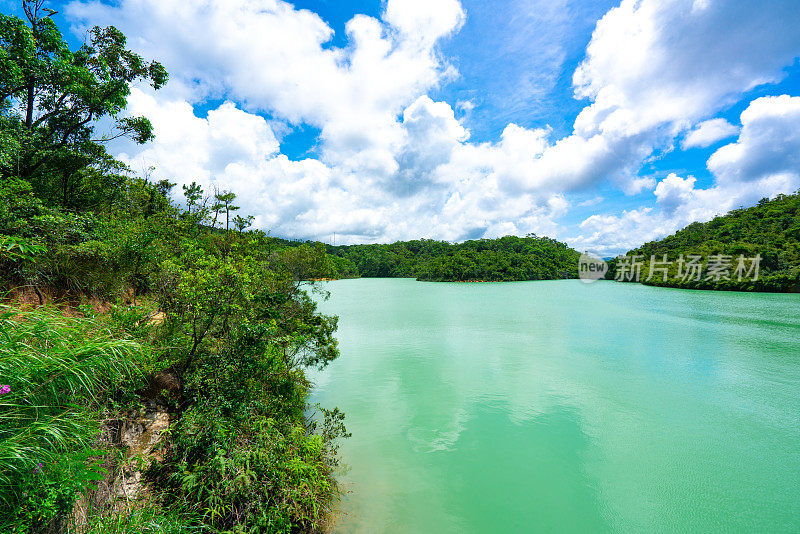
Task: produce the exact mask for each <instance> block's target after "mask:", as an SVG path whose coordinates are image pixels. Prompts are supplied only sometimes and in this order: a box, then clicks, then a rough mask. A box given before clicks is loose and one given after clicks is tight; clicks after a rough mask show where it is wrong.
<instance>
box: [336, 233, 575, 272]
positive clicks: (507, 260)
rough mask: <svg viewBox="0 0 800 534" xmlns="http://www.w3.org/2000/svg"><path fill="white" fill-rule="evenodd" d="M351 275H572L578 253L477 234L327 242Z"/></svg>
mask: <svg viewBox="0 0 800 534" xmlns="http://www.w3.org/2000/svg"><path fill="white" fill-rule="evenodd" d="M327 251H328V253H329V254H332V255H334V256H336V257H339V258H342V259H343V260H345V262H346V263H340V264H339V270H340V271H341V272H342V273H343V274H349V275H351V276H364V277H378V278H398V277H413V278H417V279H419V280H426V281H437V282H442V281H475V280H483V281H511V280H552V279H560V278H576V277H577V266H578V257H579V256H580V254H579V253H578V252H577V251H575V250H573V249H571V248H569V247H568V246H567V245H565V244H564V243H560V242H558V241H555V240H554V239H550V238H547V237H536V236H528V237H514V236H506V237H501V238H498V239H479V240H474V241H465V242H463V243H456V244H451V243H447V242H444V241H434V240H430V239H421V240H416V241H403V242H397V243H392V244H390V245H349V246H347V245H343V246H336V247H334V246H328V247H327Z"/></svg>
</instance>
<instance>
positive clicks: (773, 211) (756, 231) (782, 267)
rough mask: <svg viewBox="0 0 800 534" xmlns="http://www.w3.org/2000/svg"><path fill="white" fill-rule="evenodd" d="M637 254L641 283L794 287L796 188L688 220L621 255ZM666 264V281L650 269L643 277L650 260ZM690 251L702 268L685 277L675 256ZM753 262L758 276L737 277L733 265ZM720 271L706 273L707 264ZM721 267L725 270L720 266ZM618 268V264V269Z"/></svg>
mask: <svg viewBox="0 0 800 534" xmlns="http://www.w3.org/2000/svg"><path fill="white" fill-rule="evenodd" d="M635 255H640V256H642V257H643V258H642V263H643V264H642V266H641V281H642V282H643V283H645V284H650V285H658V286H666V287H683V288H691V289H717V290H732V291H774V292H796V291H800V192H798V193H795V194H793V195H778V196H777V197H776V198H774V199H773V200H769V199H766V198H764V199H762V200H760V201H759V202H758V204H757V205H755V206H753V207H751V208H745V209H737V210H733V211H731V212H729V213H727V214H726V215H722V216H719V217H716V218H714V219H713V220H711V221H709V222H707V223H697V222H696V223H692V224H690V225H689V226H687V227H686V228H684V229H683V230H680V231H679V232H676V233H675V234H673V235H671V236H669V237H666V238H664V239H661V240H658V241H653V242H650V243H646V244H644V245H642V246H641V247H639V248H636V249H634V250H631V251H630V252H628V253H627V254H626V256H628V257H632V256H635ZM664 255H666V256H667V261H669V262H671V266H670V267H669V271H668V277H667V280H666V281H664V280H663V272H659V271H656V272H655V273H654V276H653V277H652V278H651V279H650V280H647V278H648V277H649V275H650V269H651V267H653V266H654V265H653V264H652V262H651V259H652V258H653V257H655V259H656V261H660V260H663V256H664ZM690 255H699V256H701V257H702V260H701V261H702V264H703V267H704V270H703V272H702V274H701V276H700V279H699V280H698V279H697V276H696V275H695V274H693V275H692V276H688V277H687V276H686V269H685V266H684V268H683V269H682V270H681V269H680V266H679V265H678V260H679V258H680V257H681V256H683V257H684V260H688V259H689V256H690ZM756 257H760V261H758V267H759V272H758V277H757V279H753V278H754V276H753V274H754V272H753V273H751V274H750V276H744V275H746V274H747V273H746V272H745V273H742V274H743V276H741V278H742V279H741V280H739V278H740V276H739V275H738V274H737V272H736V269H737V267H738V266H739V261H740V259H742V258H743V259H744V266H745V267H746V268H747V270H750V269H751V267H752V263H753V262H752V258H756ZM622 261H623V260H617V261H616V262H615V263H616V276H617V277H620V266H621V265H622V263H621V262H622ZM710 263H716V264H717V265H718V266H720V267H721V269H718V271H717V272H716V273H714V272H713V271H709V266H710V265H709V264H710ZM726 267H727V269H726ZM623 269H624V268H623Z"/></svg>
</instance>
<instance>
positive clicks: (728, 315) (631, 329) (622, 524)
mask: <svg viewBox="0 0 800 534" xmlns="http://www.w3.org/2000/svg"><path fill="white" fill-rule="evenodd" d="M320 286H321V287H323V288H324V289H326V290H327V291H330V295H331V296H330V299H329V300H328V301H325V302H322V303H321V309H322V310H323V311H324V312H325V313H330V314H336V315H338V316H339V318H340V319H339V331H338V335H337V337H338V339H339V341H340V348H341V357H340V358H339V359H338V360H337V361H335V362H334V363H333V364H331V365H330V366H329V367H328V368H327V369H326V370H324V371H322V372H319V373H313V374H312V378H313V379H314V381H315V382H316V384H317V387H316V390H315V394H314V401H315V402H320V403H321V404H322V405H323V406H326V407H333V406H338V407H339V408H341V409H342V410H343V411H345V412H346V414H347V418H346V424H347V427H348V430H349V431H350V432H352V434H353V436H352V437H351V438H350V439H348V440H345V441H344V442H343V443H342V447H341V454H342V457H343V459H344V462H345V463H346V464H347V466H348V471H347V472H346V474H344V475H342V477H341V480H342V482H343V483H344V484H345V487H346V489H347V490H348V491H350V492H352V493H349V494H348V495H347V496H346V497H345V499H344V502H343V504H342V514H341V519H340V521H339V522H338V524H337V531H339V532H435V533H442V532H532V531H534V532H800V295H774V294H745V293H723V292H701V291H687V290H675V289H659V288H650V287H645V286H641V285H634V284H618V283H614V282H599V283H595V284H592V285H584V284H582V283H581V282H579V281H552V282H519V283H504V284H441V283H424V282H416V281H414V280H408V279H401V280H387V279H382V280H379V279H361V280H342V281H337V282H330V283H324V284H320Z"/></svg>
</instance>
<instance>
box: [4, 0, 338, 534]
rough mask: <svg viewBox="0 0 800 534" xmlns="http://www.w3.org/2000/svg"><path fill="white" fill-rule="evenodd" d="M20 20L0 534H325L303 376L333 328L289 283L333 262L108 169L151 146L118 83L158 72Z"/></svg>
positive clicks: (223, 205)
mask: <svg viewBox="0 0 800 534" xmlns="http://www.w3.org/2000/svg"><path fill="white" fill-rule="evenodd" d="M22 5H23V8H24V13H25V19H20V18H18V17H14V16H5V15H2V16H0V64H2V68H1V69H0V139H2V142H1V143H0V289H2V293H0V294H1V295H3V296H4V299H3V300H4V302H0V528H2V530H4V531H7V532H16V533H25V532H31V533H34V532H35V533H39V532H97V533H105V532H188V531H199V532H221V531H226V532H233V531H235V532H267V531H268V532H296V531H316V530H320V529H322V528H323V527H324V525H325V524H326V522H327V521H328V520H329V516H330V512H331V510H332V507H333V506H334V504H335V502H336V500H337V497H338V494H339V490H338V487H337V484H336V479H335V469H336V464H337V459H336V452H335V451H336V448H335V444H334V440H335V439H336V438H337V437H340V436H342V435H344V434H345V431H344V427H343V425H342V414H340V413H339V412H338V411H337V410H335V409H333V410H324V409H322V408H320V409H315V408H314V407H313V406H311V405H310V404H309V400H308V399H309V393H310V389H311V384H310V383H309V382H308V380H306V377H305V374H304V369H306V368H308V367H318V368H321V367H324V366H325V365H327V364H328V363H329V362H330V361H331V360H333V359H334V358H336V357H337V355H338V349H337V344H336V340H335V339H334V337H333V333H334V331H335V330H336V318H335V317H329V316H325V315H321V314H319V313H318V312H317V310H316V304H315V302H314V301H313V300H312V299H311V298H310V297H309V295H308V294H307V293H306V292H305V290H304V288H305V287H307V286H305V285H304V284H303V283H302V282H301V281H302V280H306V279H309V278H314V277H330V276H336V274H337V273H336V271H335V267H334V265H333V263H332V260H331V258H330V257H329V256H327V255H326V254H325V251H324V249H323V248H322V246H321V245H319V246H312V245H303V246H300V247H287V246H285V245H283V244H281V243H280V242H279V241H277V240H274V239H272V238H270V237H268V236H267V235H265V234H264V233H263V232H259V231H245V230H246V228H247V227H248V226H249V224H250V222H251V219H250V218H249V217H245V216H242V215H239V214H238V213H237V210H238V207H237V206H236V195H235V193H233V192H230V191H224V190H223V191H208V192H204V191H203V190H202V188H201V187H199V186H197V185H196V184H191V185H188V186H184V187H183V191H179V192H178V193H182V197H183V198H185V201H186V202H185V206H186V207H185V208H181V207H178V206H177V205H176V204H174V203H173V201H172V198H173V197H178V198H181V195H180V194H177V195H176V194H174V193H173V192H172V190H173V189H174V187H175V185H174V184H173V183H170V182H169V180H168V179H167V178H168V177H159V178H158V179H156V178H153V177H151V176H141V175H137V174H135V173H134V172H132V171H131V170H130V169H128V168H126V167H125V166H124V165H123V164H121V163H120V162H118V161H115V160H114V158H112V157H111V156H110V155H109V153H108V152H107V151H106V148H105V144H106V142H107V141H109V140H110V139H112V138H115V137H120V136H125V137H128V138H130V139H132V140H133V141H135V142H138V143H145V142H147V141H148V140H150V139H151V138H152V137H153V132H152V127H151V125H150V122H149V121H148V119H147V118H145V117H129V116H127V115H125V113H124V110H125V106H126V100H127V97H128V95H129V87H130V84H133V83H138V84H141V85H143V84H149V85H150V86H151V87H152V88H153V89H158V88H160V87H161V86H163V84H164V83H165V82H166V80H167V73H166V71H165V70H164V68H163V67H162V66H161V65H160V64H159V63H157V62H154V61H149V60H145V59H144V58H141V57H139V56H137V55H136V54H134V53H132V52H130V51H128V50H127V49H126V40H125V37H124V36H123V35H122V34H121V33H120V32H119V31H118V30H116V29H114V28H104V29H102V28H95V29H93V30H92V31H91V32H90V33H89V35H88V37H87V38H88V40H89V42H88V43H87V44H86V45H84V46H82V47H81V48H80V49H78V50H76V51H71V50H70V49H69V47H68V46H67V44H66V43H65V42H64V40H63V39H62V37H61V34H60V33H59V31H58V28H57V26H56V24H55V23H54V22H53V20H52V17H53V16H54V15H55V12H54V11H52V10H49V9H47V8H45V7H44V6H43V2H42V1H41V0H38V1H25V2H23V3H22ZM98 120H102V121H104V122H103V124H104V128H103V130H104V131H105V130H106V129H107V128H109V127H111V128H112V131H111V133H107V134H102V133H101V132H98V131H97V130H99V128H98V129H96V128H95V127H96V125H97V121H98ZM315 413H316V414H317V415H316V416H315V415H314V414H315Z"/></svg>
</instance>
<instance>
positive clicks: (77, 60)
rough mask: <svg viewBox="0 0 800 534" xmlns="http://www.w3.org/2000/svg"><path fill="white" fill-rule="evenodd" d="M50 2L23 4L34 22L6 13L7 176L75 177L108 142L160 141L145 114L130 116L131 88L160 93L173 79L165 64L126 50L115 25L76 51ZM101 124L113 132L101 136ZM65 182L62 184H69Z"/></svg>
mask: <svg viewBox="0 0 800 534" xmlns="http://www.w3.org/2000/svg"><path fill="white" fill-rule="evenodd" d="M44 3H45V2H44V0H23V1H22V8H23V11H24V13H25V16H26V18H27V20H23V19H21V18H19V17H15V16H8V15H0V132H2V135H0V137H3V138H4V141H6V143H4V148H5V150H4V152H5V153H4V155H3V157H2V158H0V164H2V167H0V175H2V176H3V177H4V178H7V177H9V176H11V175H18V176H20V177H21V178H23V179H26V180H28V181H32V180H34V179H35V178H36V175H37V174H38V175H39V178H40V179H41V180H45V179H46V177H47V176H48V175H50V174H52V173H48V172H46V170H47V168H50V169H63V170H64V172H68V173H70V174H71V175H74V174H75V173H77V172H79V171H80V170H81V169H83V168H85V167H87V166H89V165H91V164H92V163H93V162H94V161H96V160H97V159H98V157H99V156H100V155H101V154H105V149H104V147H103V146H102V144H103V143H105V142H107V141H110V140H111V139H115V138H118V137H122V136H125V137H129V138H131V139H133V140H134V141H135V142H137V143H145V142H147V141H148V140H150V139H152V138H153V128H152V124H151V123H150V121H148V120H147V119H146V118H145V117H124V116H122V111H123V110H124V109H125V106H126V103H127V98H128V96H129V94H130V85H131V84H132V83H135V82H138V81H146V82H149V84H150V85H151V86H152V87H153V88H154V89H159V88H160V87H162V86H163V85H164V84H165V83H166V82H167V79H168V76H167V72H166V70H165V69H164V67H163V66H162V65H161V64H160V63H158V62H156V61H150V62H147V61H145V60H143V59H142V58H141V57H140V56H138V55H136V54H134V53H133V52H131V51H129V50H126V49H125V44H126V39H125V36H124V35H123V34H122V33H121V32H120V31H119V30H117V29H116V28H114V27H108V28H104V29H102V28H99V27H94V28H93V29H92V30H91V31H90V32H89V42H88V43H86V44H84V45H83V46H81V47H80V48H79V49H78V50H77V51H75V52H72V51H70V49H69V46H68V45H67V43H66V42H65V41H64V39H63V37H62V35H61V33H60V32H59V30H58V27H57V26H56V24H55V22H53V20H52V16H53V15H54V14H56V12H55V11H53V10H50V9H47V8H45V7H44ZM98 119H106V120H107V121H109V122H110V124H111V125H112V130H111V131H110V132H109V133H107V134H105V135H102V136H100V137H99V138H95V137H94V129H95V124H96V121H97V120H98ZM62 181H63V180H62Z"/></svg>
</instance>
